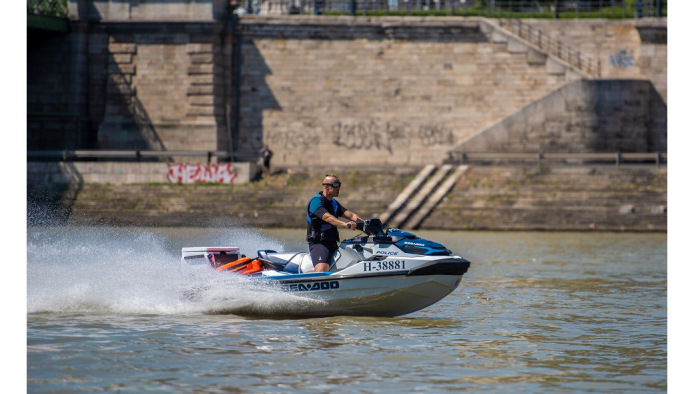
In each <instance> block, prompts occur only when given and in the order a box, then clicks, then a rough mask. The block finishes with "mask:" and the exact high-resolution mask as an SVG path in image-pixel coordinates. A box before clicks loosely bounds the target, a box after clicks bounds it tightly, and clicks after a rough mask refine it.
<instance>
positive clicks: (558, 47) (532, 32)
mask: <svg viewBox="0 0 700 394" xmlns="http://www.w3.org/2000/svg"><path fill="white" fill-rule="evenodd" d="M498 25H499V26H501V27H503V28H505V29H506V30H508V31H510V32H511V33H513V34H515V35H517V36H518V37H520V38H522V39H524V40H526V41H528V42H529V43H531V44H532V45H534V46H536V47H537V48H539V49H541V50H542V51H544V52H546V53H549V54H550V55H554V56H556V57H558V58H559V59H561V60H563V61H564V62H566V63H568V64H570V65H571V66H573V67H576V68H578V69H579V70H581V71H583V72H585V73H587V74H589V75H590V76H593V77H600V60H598V59H594V58H592V57H590V56H588V55H585V54H583V53H581V51H579V50H577V49H575V48H574V47H572V46H570V45H567V44H564V43H562V42H561V41H558V40H555V39H554V38H552V37H550V36H548V35H547V34H545V33H543V32H542V30H540V29H538V28H536V27H533V26H531V25H528V24H527V23H523V21H522V20H521V19H499V20H498Z"/></svg>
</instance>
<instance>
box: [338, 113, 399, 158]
mask: <svg viewBox="0 0 700 394" xmlns="http://www.w3.org/2000/svg"><path fill="white" fill-rule="evenodd" d="M331 135H332V141H333V144H334V145H336V146H340V147H343V148H346V149H352V150H370V149H377V150H386V151H387V152H389V153H393V147H394V145H395V144H401V143H404V142H405V141H407V140H408V138H410V136H409V135H407V133H406V130H405V127H404V126H401V125H395V124H392V123H391V122H386V123H384V124H380V123H377V122H375V121H373V120H370V121H368V122H359V123H352V124H344V123H341V122H339V123H336V124H334V125H333V126H332V127H331Z"/></svg>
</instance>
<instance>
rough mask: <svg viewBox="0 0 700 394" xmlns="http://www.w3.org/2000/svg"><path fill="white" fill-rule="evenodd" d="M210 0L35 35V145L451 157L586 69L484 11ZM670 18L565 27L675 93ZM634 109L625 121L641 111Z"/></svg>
mask: <svg viewBox="0 0 700 394" xmlns="http://www.w3.org/2000/svg"><path fill="white" fill-rule="evenodd" d="M126 3H128V4H126ZM203 3H204V2H198V1H192V2H191V5H192V7H194V8H192V10H191V13H187V12H185V11H183V10H179V11H177V12H176V11H174V10H173V9H172V8H169V7H173V6H174V5H175V4H174V3H172V2H168V1H154V2H116V1H112V2H91V1H76V2H73V3H71V4H75V6H77V7H78V8H76V10H77V11H76V12H77V14H76V15H77V17H78V18H79V19H78V20H75V21H74V22H73V23H72V24H71V29H72V30H71V32H69V33H67V34H65V35H61V36H45V37H42V38H41V39H36V40H32V41H31V42H30V45H29V47H28V70H27V71H28V83H27V93H28V94H27V109H28V111H29V113H30V116H29V118H28V141H27V142H28V148H29V149H30V150H34V149H73V148H76V147H83V148H90V149H92V148H100V149H154V150H219V151H229V150H233V151H234V153H235V154H236V155H237V156H239V159H241V160H254V159H255V156H256V155H257V152H258V150H259V149H260V147H261V146H262V144H263V143H268V144H269V145H270V147H271V148H272V150H273V151H274V152H275V161H276V162H277V163H278V164H285V165H318V164H323V163H330V164H338V165H347V164H352V165H364V164H367V163H373V164H375V165H384V164H387V165H423V164H428V163H439V162H440V161H441V160H442V159H444V158H445V157H446V152H447V151H449V150H451V149H452V148H454V145H455V144H457V143H459V142H462V141H466V140H467V139H468V138H470V137H472V136H474V135H476V134H477V133H479V132H480V131H482V130H484V129H486V128H488V127H490V126H492V125H494V124H496V123H497V122H499V121H500V120H502V119H504V118H506V117H509V116H512V115H513V114H516V113H518V112H519V111H521V110H522V109H523V108H525V107H527V106H528V105H529V104H530V103H532V102H534V101H537V100H539V99H541V98H543V97H546V96H547V95H549V94H551V93H552V92H553V91H556V90H557V89H559V88H560V87H561V86H564V85H565V84H567V83H569V82H571V81H577V80H580V79H582V78H583V77H582V76H581V75H580V74H579V73H577V72H576V71H575V70H573V69H571V68H570V67H567V66H566V65H563V64H561V63H558V62H556V61H554V60H552V58H551V57H549V56H547V55H546V54H543V53H540V52H537V51H535V50H533V49H532V48H528V47H527V45H523V44H522V43H521V42H516V41H514V40H512V39H509V38H508V35H507V34H501V33H502V32H500V33H499V31H498V30H496V29H493V28H492V27H488V28H486V27H484V26H485V24H484V23H482V19H480V18H391V17H386V18H362V17H357V18H350V17H347V18H315V17H304V16H298V17H293V16H286V17H283V18H282V17H260V16H253V15H250V16H246V17H244V18H241V19H240V21H239V23H235V22H234V21H233V20H231V19H217V18H216V17H215V16H210V17H206V18H205V19H206V20H201V18H203V17H205V16H206V15H209V13H212V15H213V14H216V12H215V10H214V8H211V7H213V5H216V4H219V3H220V2H216V3H210V4H209V5H205V4H203ZM80 7H82V8H80ZM86 7H87V8H86ZM91 7H92V8H91ZM105 7H106V8H105ZM158 7H164V8H162V10H161V9H159V8H158ZM199 7H203V8H201V9H200V8H199ZM207 7H210V8H207ZM127 8H128V10H127ZM81 10H82V11H81ZM161 11H162V13H160V12H161ZM81 12H83V13H82V14H81ZM177 13H182V14H183V15H193V16H192V17H191V18H190V17H188V18H189V19H187V18H184V17H183V18H184V19H185V20H178V19H177V18H176V16H177V15H176V14H177ZM94 15H99V18H97V17H94ZM149 15H150V16H149ZM83 16H85V19H83ZM151 16H152V17H153V18H151ZM207 18H208V19H207ZM537 23H538V24H540V25H541V26H543V29H545V30H546V28H547V26H549V24H548V21H537ZM645 23H646V24H645ZM665 23H666V22H665V19H664V20H662V21H653V23H652V22H646V21H638V22H635V23H634V24H630V23H629V22H627V21H610V20H605V21H596V22H595V23H592V22H588V21H570V20H567V21H566V26H563V25H562V26H560V25H557V24H556V23H553V24H552V26H554V28H556V29H559V30H556V31H554V33H555V34H556V33H557V32H559V31H560V30H561V31H562V34H561V35H562V37H566V38H567V40H568V39H569V38H570V39H571V42H569V43H570V44H572V45H573V46H579V44H580V45H584V44H585V46H586V47H588V46H589V43H600V44H601V45H602V46H603V47H604V48H605V52H599V53H598V56H599V58H600V60H601V61H603V62H605V61H607V60H608V59H609V55H610V54H611V53H609V51H611V50H613V48H616V47H617V46H615V45H619V47H620V48H622V49H620V50H623V49H624V50H625V51H626V52H624V56H623V55H622V53H621V52H619V51H617V52H612V54H613V55H615V56H613V59H619V60H620V62H617V61H616V62H615V67H612V68H610V70H606V71H605V73H604V75H603V76H604V78H609V77H610V78H612V77H614V78H637V79H638V78H644V79H649V80H651V81H652V82H653V84H654V86H656V87H657V90H658V91H659V94H660V95H661V96H662V97H665V92H664V88H663V86H664V84H665V80H666V76H665V75H666V73H665V65H666V62H665V45H666V43H665V40H664V38H663V37H664V33H665ZM618 25H619V26H622V27H621V28H620V29H619V34H618V30H616V28H615V26H618ZM579 26H583V27H580V28H579ZM564 29H570V30H571V32H574V31H575V32H577V33H576V35H567V34H569V31H568V30H567V31H566V32H563V30H564ZM564 33H567V34H564ZM623 33H624V34H623ZM571 34H573V33H571ZM599 34H603V35H604V37H602V38H601V37H599V36H598V35H599ZM618 39H619V40H622V41H619V44H616V43H617V42H618ZM603 44H604V45H603ZM625 48H626V49H625ZM584 49H585V48H584ZM630 54H632V55H630ZM618 55H619V56H618ZM630 56H632V57H631V58H630ZM630 59H631V60H632V61H630ZM236 81H238V82H236ZM611 83H614V81H613V82H611ZM535 116H539V115H538V114H535ZM627 119H628V123H625V124H622V125H621V130H623V132H626V131H625V130H631V129H633V128H634V126H635V125H636V124H637V123H635V122H636V120H635V118H634V117H633V116H629V117H627ZM309 147H313V149H314V154H308V149H309Z"/></svg>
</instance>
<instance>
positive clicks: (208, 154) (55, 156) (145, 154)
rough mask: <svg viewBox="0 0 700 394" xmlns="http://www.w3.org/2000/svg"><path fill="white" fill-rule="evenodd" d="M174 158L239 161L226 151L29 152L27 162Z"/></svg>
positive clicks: (170, 159) (137, 160) (208, 161)
mask: <svg viewBox="0 0 700 394" xmlns="http://www.w3.org/2000/svg"><path fill="white" fill-rule="evenodd" d="M173 157H200V158H206V160H207V163H211V162H212V160H213V159H214V158H216V159H217V160H223V161H237V160H238V159H239V158H238V157H236V156H233V157H231V154H230V153H229V152H225V151H175V150H169V151H153V150H38V151H27V161H51V160H55V161H76V160H84V159H102V160H107V159H117V160H129V161H135V162H140V161H142V160H144V159H166V160H168V161H172V158H173Z"/></svg>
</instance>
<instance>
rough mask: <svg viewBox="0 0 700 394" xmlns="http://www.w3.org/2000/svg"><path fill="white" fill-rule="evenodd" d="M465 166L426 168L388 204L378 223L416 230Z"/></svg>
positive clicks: (450, 187)
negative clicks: (380, 221)
mask: <svg viewBox="0 0 700 394" xmlns="http://www.w3.org/2000/svg"><path fill="white" fill-rule="evenodd" d="M467 168H468V167H467V166H466V165H460V166H457V167H456V168H455V166H453V165H449V164H444V165H442V166H440V167H439V168H436V166H435V165H427V166H425V167H424V168H423V170H421V172H420V173H419V174H418V175H417V176H416V177H415V178H414V179H413V181H412V182H411V183H410V184H409V185H408V186H407V187H406V188H405V189H404V190H403V191H402V192H401V194H399V196H398V197H397V198H396V199H395V200H394V202H393V203H391V204H390V206H389V209H387V210H386V211H385V212H384V213H383V214H382V215H381V216H380V219H381V220H382V223H384V224H385V225H386V226H387V227H400V228H405V229H416V228H418V227H420V224H421V223H422V222H423V220H424V219H425V218H426V217H427V216H428V215H429V214H430V212H431V211H432V210H433V208H435V206H437V205H438V204H439V203H440V201H442V199H443V198H444V197H445V195H447V193H449V191H450V190H451V189H452V187H453V186H454V184H455V183H456V182H457V180H458V179H459V177H460V176H461V175H462V174H464V172H466V170H467Z"/></svg>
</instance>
